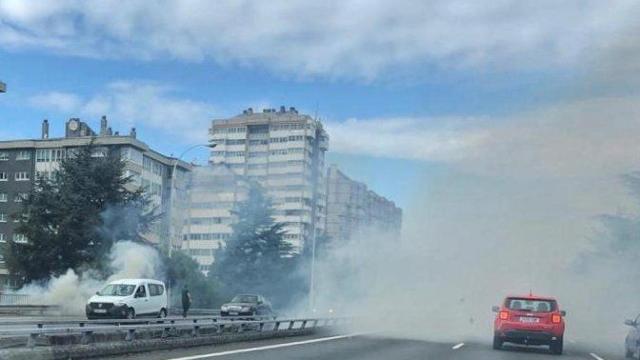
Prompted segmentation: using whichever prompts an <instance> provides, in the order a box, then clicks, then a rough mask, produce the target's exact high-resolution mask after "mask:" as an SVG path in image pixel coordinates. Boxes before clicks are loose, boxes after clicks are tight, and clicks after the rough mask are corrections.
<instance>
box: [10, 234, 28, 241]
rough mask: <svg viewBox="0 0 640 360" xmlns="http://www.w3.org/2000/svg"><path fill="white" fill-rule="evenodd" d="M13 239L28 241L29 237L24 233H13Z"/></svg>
mask: <svg viewBox="0 0 640 360" xmlns="http://www.w3.org/2000/svg"><path fill="white" fill-rule="evenodd" d="M13 241H14V242H17V243H26V242H27V237H26V236H24V234H13Z"/></svg>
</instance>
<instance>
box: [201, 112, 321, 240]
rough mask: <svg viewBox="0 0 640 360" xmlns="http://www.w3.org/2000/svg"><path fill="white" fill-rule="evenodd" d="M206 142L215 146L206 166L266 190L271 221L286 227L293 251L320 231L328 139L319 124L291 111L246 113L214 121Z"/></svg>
mask: <svg viewBox="0 0 640 360" xmlns="http://www.w3.org/2000/svg"><path fill="white" fill-rule="evenodd" d="M210 136H211V140H212V141H213V142H215V143H216V144H217V147H216V148H215V149H214V151H212V153H211V157H210V162H211V163H212V164H214V165H216V164H226V165H228V166H229V168H230V169H231V170H233V171H234V172H235V173H236V174H238V175H242V176H247V177H248V178H250V179H252V180H256V181H258V182H259V183H260V184H261V185H262V186H264V187H265V188H266V190H267V192H268V194H269V196H271V198H272V200H273V202H274V207H275V218H276V221H278V222H284V223H286V227H285V230H286V231H287V235H286V236H285V237H286V239H287V240H288V241H290V242H291V244H292V245H293V246H294V247H295V248H296V250H297V251H302V248H303V247H304V245H305V244H308V243H309V242H310V240H311V239H312V236H314V235H317V234H320V233H322V232H323V231H324V225H325V219H324V214H325V207H326V204H325V189H326V186H325V179H324V155H325V152H326V150H327V147H328V135H327V133H326V132H325V131H324V129H323V127H322V124H321V123H320V122H319V121H316V120H314V119H312V118H311V117H310V116H308V115H302V114H299V113H298V112H297V111H296V110H295V109H294V108H290V109H289V110H286V109H284V108H281V109H280V111H276V110H275V109H265V110H264V111H263V112H261V113H254V112H253V111H252V110H251V109H248V110H245V111H244V112H243V114H241V115H239V116H236V117H233V118H230V119H219V120H214V121H213V123H212V128H211V130H210Z"/></svg>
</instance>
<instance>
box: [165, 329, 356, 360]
mask: <svg viewBox="0 0 640 360" xmlns="http://www.w3.org/2000/svg"><path fill="white" fill-rule="evenodd" d="M366 334H367V333H356V334H349V335H338V336H330V337H324V338H319V339H311V340H304V341H295V342H289V343H284V344H276V345H267V346H259V347H254V348H248V349H237V350H229V351H222V352H215V353H210V354H201V355H193V356H185V357H180V358H173V359H171V360H196V359H206V358H210V357H218V356H225V355H233V354H242V353H248V352H254V351H262V350H271V349H280V348H285V347H290V346H298V345H306V344H313V343H319V342H324V341H332V340H339V339H346V338H350V337H354V336H361V335H366Z"/></svg>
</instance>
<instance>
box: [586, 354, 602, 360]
mask: <svg viewBox="0 0 640 360" xmlns="http://www.w3.org/2000/svg"><path fill="white" fill-rule="evenodd" d="M589 355H591V357H592V358H594V359H596V360H604V359H603V358H601V357H600V356H598V355H596V354H594V353H591V354H589Z"/></svg>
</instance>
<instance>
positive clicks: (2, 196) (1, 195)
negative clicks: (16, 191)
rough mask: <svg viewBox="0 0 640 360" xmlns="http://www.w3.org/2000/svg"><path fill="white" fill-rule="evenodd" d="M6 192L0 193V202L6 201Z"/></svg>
mask: <svg viewBox="0 0 640 360" xmlns="http://www.w3.org/2000/svg"><path fill="white" fill-rule="evenodd" d="M7 198H8V196H7V193H4V192H3V193H0V202H7Z"/></svg>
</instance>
